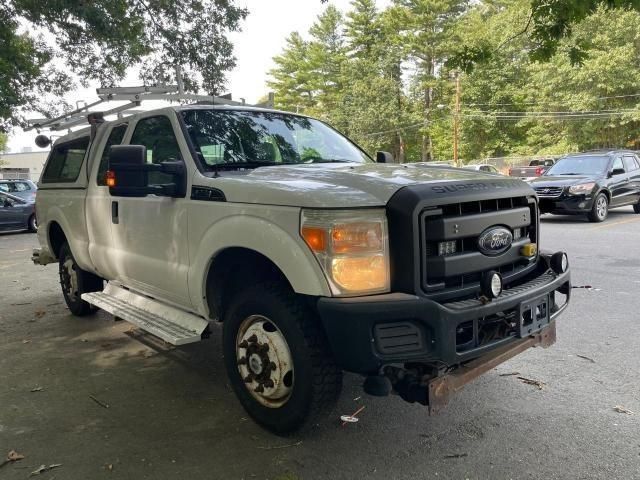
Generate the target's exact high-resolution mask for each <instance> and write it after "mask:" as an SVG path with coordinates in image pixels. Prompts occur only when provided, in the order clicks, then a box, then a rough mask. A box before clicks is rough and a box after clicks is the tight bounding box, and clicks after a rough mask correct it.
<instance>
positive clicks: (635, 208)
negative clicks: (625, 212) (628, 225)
mask: <svg viewBox="0 0 640 480" xmlns="http://www.w3.org/2000/svg"><path fill="white" fill-rule="evenodd" d="M633 211H634V212H635V213H640V200H638V203H636V204H635V205H634V206H633Z"/></svg>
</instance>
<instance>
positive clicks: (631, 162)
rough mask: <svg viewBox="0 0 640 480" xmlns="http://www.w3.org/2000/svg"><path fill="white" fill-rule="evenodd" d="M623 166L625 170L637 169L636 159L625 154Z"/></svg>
mask: <svg viewBox="0 0 640 480" xmlns="http://www.w3.org/2000/svg"><path fill="white" fill-rule="evenodd" d="M624 166H625V169H626V170H627V172H633V171H634V170H638V163H637V160H636V159H635V158H634V157H632V156H630V155H625V157H624Z"/></svg>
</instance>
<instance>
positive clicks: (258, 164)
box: [209, 162, 297, 170]
mask: <svg viewBox="0 0 640 480" xmlns="http://www.w3.org/2000/svg"><path fill="white" fill-rule="evenodd" d="M277 165H297V163H292V162H229V163H214V164H213V165H209V167H211V169H212V170H234V169H236V168H259V167H274V166H277Z"/></svg>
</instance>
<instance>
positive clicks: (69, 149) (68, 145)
mask: <svg viewBox="0 0 640 480" xmlns="http://www.w3.org/2000/svg"><path fill="white" fill-rule="evenodd" d="M88 147H89V137H81V138H78V139H76V140H72V141H70V142H65V143H62V144H60V145H56V146H55V147H54V148H53V150H52V151H51V153H50V154H49V161H48V162H47V166H46V168H45V170H44V173H43V174H42V183H73V182H75V181H76V180H77V178H78V175H79V174H80V168H81V167H82V162H83V161H84V156H85V153H86V152H87V148H88Z"/></svg>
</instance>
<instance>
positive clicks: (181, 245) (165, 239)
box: [111, 111, 191, 307]
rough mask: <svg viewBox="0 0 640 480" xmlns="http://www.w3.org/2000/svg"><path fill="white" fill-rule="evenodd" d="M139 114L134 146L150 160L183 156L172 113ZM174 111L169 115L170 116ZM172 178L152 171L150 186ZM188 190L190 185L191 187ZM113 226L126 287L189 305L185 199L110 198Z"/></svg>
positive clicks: (117, 263)
mask: <svg viewBox="0 0 640 480" xmlns="http://www.w3.org/2000/svg"><path fill="white" fill-rule="evenodd" d="M150 115H151V116H148V117H142V118H140V119H139V120H138V121H137V123H136V124H135V125H133V133H132V135H131V139H130V140H129V142H127V143H129V144H130V145H144V146H145V147H146V148H147V162H148V163H162V162H165V161H176V160H177V161H183V162H184V159H185V158H186V156H187V155H188V153H187V152H188V151H187V149H186V145H185V144H184V142H182V143H183V145H184V151H183V150H181V148H180V145H179V142H178V140H177V134H176V132H179V131H180V127H179V125H178V121H177V118H176V117H175V113H174V112H171V111H170V112H169V113H168V114H166V115H165V114H162V115H159V114H157V113H155V114H150ZM169 115H171V117H170V116H169ZM171 180H172V177H171V176H169V175H167V174H165V173H161V172H150V173H149V185H150V186H152V185H161V184H166V183H170V182H171ZM187 190H188V188H187ZM112 201H113V202H114V203H113V206H112V209H113V210H112V217H111V231H112V235H113V243H114V249H115V256H114V257H113V259H112V261H113V262H114V263H115V268H116V270H117V278H118V280H120V281H122V282H123V283H124V284H125V285H126V286H128V287H130V288H133V289H136V290H140V291H141V292H144V293H147V294H149V295H151V296H154V297H160V298H163V299H165V300H168V301H170V302H172V303H175V304H178V305H181V306H184V307H190V306H191V301H190V300H189V289H188V286H187V275H188V271H189V252H188V246H187V230H188V229H187V218H188V215H187V213H188V212H187V202H188V200H187V199H186V198H173V197H164V196H157V195H154V194H150V195H147V196H145V197H112Z"/></svg>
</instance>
